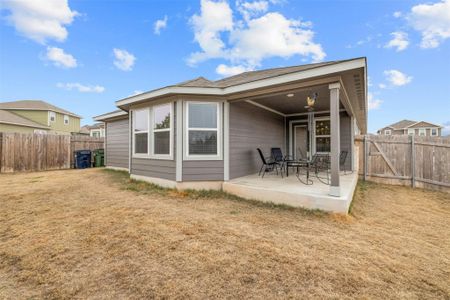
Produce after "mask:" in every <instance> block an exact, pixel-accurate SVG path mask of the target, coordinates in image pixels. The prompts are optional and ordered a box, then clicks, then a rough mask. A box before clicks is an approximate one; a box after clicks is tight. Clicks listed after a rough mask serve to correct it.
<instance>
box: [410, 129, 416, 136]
mask: <svg viewBox="0 0 450 300" xmlns="http://www.w3.org/2000/svg"><path fill="white" fill-rule="evenodd" d="M415 134H416V130H415V129H408V135H415Z"/></svg>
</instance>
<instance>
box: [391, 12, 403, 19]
mask: <svg viewBox="0 0 450 300" xmlns="http://www.w3.org/2000/svg"><path fill="white" fill-rule="evenodd" d="M392 15H393V16H394V18H400V17H401V16H403V14H402V12H401V11H396V12H394V13H393V14H392Z"/></svg>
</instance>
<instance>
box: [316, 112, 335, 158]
mask: <svg viewBox="0 0 450 300" xmlns="http://www.w3.org/2000/svg"><path fill="white" fill-rule="evenodd" d="M317 121H330V117H319V118H314V125H313V129H312V132H313V139H312V140H313V145H312V146H313V148H312V151H313V153H314V154H330V152H317V151H316V141H317V138H320V137H329V138H330V140H331V128H330V134H325V135H316V122H317ZM330 126H331V121H330Z"/></svg>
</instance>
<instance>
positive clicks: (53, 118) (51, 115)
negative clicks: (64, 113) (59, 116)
mask: <svg viewBox="0 0 450 300" xmlns="http://www.w3.org/2000/svg"><path fill="white" fill-rule="evenodd" d="M49 119H50V122H52V123H53V122H55V121H56V113H55V112H54V111H51V112H50V113H49Z"/></svg>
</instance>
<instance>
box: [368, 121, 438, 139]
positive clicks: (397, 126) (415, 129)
mask: <svg viewBox="0 0 450 300" xmlns="http://www.w3.org/2000/svg"><path fill="white" fill-rule="evenodd" d="M442 128H443V127H442V126H440V125H436V124H432V123H429V122H425V121H418V122H417V121H411V120H401V121H399V122H397V123H394V124H391V125H389V126H386V127H383V128H381V129H380V130H378V131H377V133H378V134H381V135H418V136H436V137H437V136H441V133H442Z"/></svg>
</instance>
